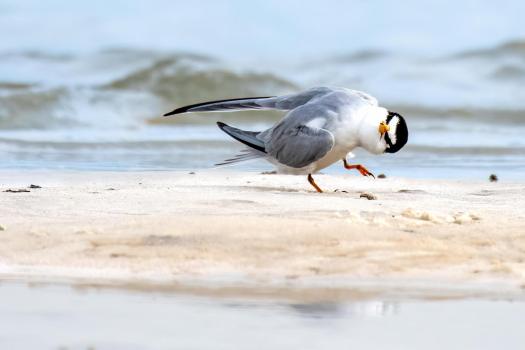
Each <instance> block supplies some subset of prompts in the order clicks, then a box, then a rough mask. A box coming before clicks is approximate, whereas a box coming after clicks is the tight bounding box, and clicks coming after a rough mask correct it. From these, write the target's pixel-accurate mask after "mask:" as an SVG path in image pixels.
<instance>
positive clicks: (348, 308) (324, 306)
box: [288, 301, 400, 319]
mask: <svg viewBox="0 0 525 350" xmlns="http://www.w3.org/2000/svg"><path fill="white" fill-rule="evenodd" d="M288 306H289V308H290V309H291V310H292V311H294V312H296V313H297V314H298V315H300V316H301V317H311V318H320V319H321V318H322V319H334V318H341V317H351V318H370V317H386V316H394V315H395V314H397V313H398V312H399V309H400V305H399V303H398V302H390V301H361V302H353V303H334V302H319V303H315V302H314V303H305V304H289V305H288Z"/></svg>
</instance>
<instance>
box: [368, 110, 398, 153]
mask: <svg viewBox="0 0 525 350" xmlns="http://www.w3.org/2000/svg"><path fill="white" fill-rule="evenodd" d="M363 124H364V125H362V127H361V132H360V136H361V137H360V138H361V146H362V147H363V148H365V149H366V150H367V151H369V152H371V153H374V154H381V153H396V152H398V151H399V150H400V149H401V148H403V146H405V144H406V143H407V141H408V128H407V124H406V121H405V118H403V117H402V116H401V115H400V114H398V113H395V112H391V111H388V110H386V109H385V108H381V107H376V108H374V111H373V113H370V114H368V115H367V117H366V120H365V122H364V123H363Z"/></svg>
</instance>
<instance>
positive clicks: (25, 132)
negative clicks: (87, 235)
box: [0, 0, 525, 179]
mask: <svg viewBox="0 0 525 350" xmlns="http://www.w3.org/2000/svg"><path fill="white" fill-rule="evenodd" d="M523 13H525V3H524V2H520V1H498V2H487V1H463V2H455V1H435V2H432V1H430V2H420V1H415V0H409V1H403V2H402V4H401V3H398V2H387V1H384V2H383V1H348V2H340V1H335V0H326V1H323V2H322V3H319V2H305V1H286V2H281V1H276V0H269V1H249V2H248V1H240V0H232V1H202V2H195V1H193V2H186V1H161V0H156V1H111V2H107V1H89V2H88V1H76V2H71V1H64V0H49V1H45V2H43V1H36V0H26V1H15V0H2V1H0V31H1V32H2V40H1V41H0V152H1V153H0V154H1V162H0V168H10V169H13V168H14V169H36V168H38V169H42V168H44V169H77V170H171V169H179V170H195V169H201V168H210V167H212V166H213V164H214V163H215V162H219V161H221V160H223V159H225V158H227V157H229V156H231V155H232V154H234V153H235V152H236V151H237V150H239V149H241V148H242V147H241V146H240V145H239V144H237V143H236V142H234V141H233V140H232V139H230V138H229V137H228V136H227V135H225V134H223V133H222V132H221V131H220V130H218V129H217V127H216V126H215V121H217V120H221V121H225V122H229V123H232V124H233V125H235V126H238V127H241V128H246V129H249V130H260V129H262V128H265V127H268V126H270V125H271V124H272V123H273V122H275V121H276V120H278V118H280V116H282V113H275V112H246V113H235V114H232V113H227V114H225V113H223V114H205V115H204V114H203V115H195V114H193V115H188V116H182V117H171V118H163V117H160V115H162V114H163V113H165V112H167V111H170V110H172V109H173V108H174V107H177V106H181V105H184V104H190V103H196V102H200V101H205V100H211V99H222V98H232V97H244V96H261V95H262V96H265V95H278V94H286V93H290V92H295V91H299V90H301V89H303V88H308V87H311V86H318V85H328V86H334V85H335V86H345V87H350V88H353V89H358V90H363V91H366V92H368V93H370V94H372V95H374V96H376V97H377V98H378V99H379V101H380V104H381V105H383V106H385V107H387V108H388V109H390V110H393V111H397V112H399V113H401V114H403V115H404V116H405V117H406V119H407V121H408V123H409V128H410V140H409V144H408V145H407V147H406V148H405V149H404V150H403V151H401V152H399V153H398V154H395V155H384V156H380V157H377V156H371V155H367V154H366V153H365V152H361V151H358V152H356V155H357V157H356V159H355V161H356V162H360V163H363V164H365V165H367V167H369V169H371V170H373V171H374V172H376V173H380V172H384V173H387V174H389V175H397V176H406V177H426V178H432V177H448V178H486V177H487V176H488V175H489V174H490V173H497V174H498V175H500V177H502V178H507V179H519V178H522V175H523V173H524V171H525V137H524V135H525V89H524V88H523V86H524V84H525V26H523V19H522V17H523ZM237 169H243V170H252V171H260V170H270V169H271V166H270V165H269V164H267V163H265V162H263V161H258V162H252V163H246V164H243V165H240V166H238V167H237ZM342 171H344V170H343V169H342V167H339V166H332V167H331V168H329V169H327V170H326V172H328V173H335V172H342Z"/></svg>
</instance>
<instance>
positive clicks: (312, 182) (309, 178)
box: [308, 174, 323, 193]
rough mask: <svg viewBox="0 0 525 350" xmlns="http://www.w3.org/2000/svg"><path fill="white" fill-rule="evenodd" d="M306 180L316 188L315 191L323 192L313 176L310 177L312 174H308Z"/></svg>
mask: <svg viewBox="0 0 525 350" xmlns="http://www.w3.org/2000/svg"><path fill="white" fill-rule="evenodd" d="M308 182H309V183H310V185H312V186H313V187H314V188H315V189H316V190H317V192H319V193H323V190H322V189H321V188H320V187H319V186H317V184H316V183H315V181H314V178H313V177H312V174H308Z"/></svg>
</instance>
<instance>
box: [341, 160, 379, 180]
mask: <svg viewBox="0 0 525 350" xmlns="http://www.w3.org/2000/svg"><path fill="white" fill-rule="evenodd" d="M343 163H344V165H345V169H348V170H351V169H357V170H358V171H359V172H360V173H361V175H363V176H372V177H373V178H374V179H375V178H376V177H375V176H374V174H372V173H371V172H369V171H368V169H367V168H365V167H364V166H362V165H361V164H352V165H350V164H348V163H347V161H346V159H343Z"/></svg>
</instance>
